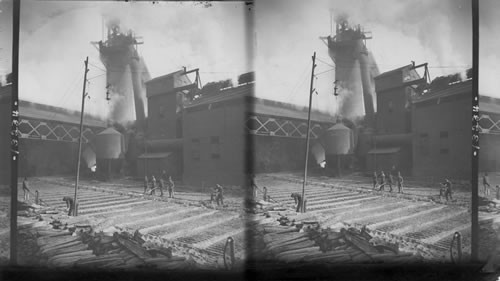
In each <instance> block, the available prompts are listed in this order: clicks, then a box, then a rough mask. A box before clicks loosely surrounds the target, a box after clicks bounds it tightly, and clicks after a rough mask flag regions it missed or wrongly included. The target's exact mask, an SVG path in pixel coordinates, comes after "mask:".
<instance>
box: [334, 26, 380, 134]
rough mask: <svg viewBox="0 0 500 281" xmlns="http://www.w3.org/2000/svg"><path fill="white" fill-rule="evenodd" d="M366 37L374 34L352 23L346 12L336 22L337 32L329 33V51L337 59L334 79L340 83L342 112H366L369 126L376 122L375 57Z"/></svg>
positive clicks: (354, 114) (356, 114) (350, 114)
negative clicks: (373, 74) (373, 72)
mask: <svg viewBox="0 0 500 281" xmlns="http://www.w3.org/2000/svg"><path fill="white" fill-rule="evenodd" d="M366 39H371V37H370V36H369V35H368V34H367V33H365V32H364V31H362V30H361V27H360V26H357V27H352V26H350V25H349V23H348V21H347V17H346V16H340V17H339V18H338V19H337V22H336V34H335V36H334V37H330V36H329V37H328V51H329V52H328V53H329V55H330V57H331V58H332V60H333V61H334V62H335V80H337V81H338V82H339V85H340V87H341V91H340V92H339V94H340V95H341V98H342V104H341V106H340V108H339V114H340V115H342V116H343V117H345V118H349V119H352V118H355V117H359V116H363V115H365V114H366V120H367V121H368V124H369V126H373V120H374V113H375V108H374V102H373V99H374V87H373V82H372V68H373V67H372V64H373V63H374V61H373V57H371V55H370V54H369V52H368V50H367V49H366V45H365V40H366ZM360 82H361V83H360Z"/></svg>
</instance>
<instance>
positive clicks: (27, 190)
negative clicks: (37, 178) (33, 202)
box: [23, 177, 30, 202]
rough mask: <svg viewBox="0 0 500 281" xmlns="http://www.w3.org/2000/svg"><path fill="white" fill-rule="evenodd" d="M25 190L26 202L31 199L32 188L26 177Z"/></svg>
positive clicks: (24, 181)
mask: <svg viewBox="0 0 500 281" xmlns="http://www.w3.org/2000/svg"><path fill="white" fill-rule="evenodd" d="M23 192H24V202H26V201H29V200H30V189H29V184H28V178H27V177H24V180H23Z"/></svg>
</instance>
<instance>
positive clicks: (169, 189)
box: [168, 176, 175, 198]
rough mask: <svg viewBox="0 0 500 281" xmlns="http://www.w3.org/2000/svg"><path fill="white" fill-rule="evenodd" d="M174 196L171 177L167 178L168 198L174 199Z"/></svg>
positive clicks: (173, 185)
mask: <svg viewBox="0 0 500 281" xmlns="http://www.w3.org/2000/svg"><path fill="white" fill-rule="evenodd" d="M174 196H175V184H174V181H173V180H172V176H168V197H169V198H174Z"/></svg>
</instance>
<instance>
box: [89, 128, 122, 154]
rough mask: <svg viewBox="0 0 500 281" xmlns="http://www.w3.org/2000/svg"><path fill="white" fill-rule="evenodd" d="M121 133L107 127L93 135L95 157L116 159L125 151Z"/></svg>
mask: <svg viewBox="0 0 500 281" xmlns="http://www.w3.org/2000/svg"><path fill="white" fill-rule="evenodd" d="M124 142H125V140H124V138H123V135H122V134H121V133H120V132H118V131H116V130H115V129H113V128H107V129H106V130H104V131H102V132H100V133H99V134H97V135H96V136H95V143H96V157H97V159H118V158H120V156H122V153H123V152H124V151H125V145H124Z"/></svg>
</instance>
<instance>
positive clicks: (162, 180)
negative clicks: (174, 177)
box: [158, 171, 165, 197]
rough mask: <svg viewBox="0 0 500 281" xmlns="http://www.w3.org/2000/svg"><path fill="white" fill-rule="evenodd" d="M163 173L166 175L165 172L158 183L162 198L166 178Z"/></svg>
mask: <svg viewBox="0 0 500 281" xmlns="http://www.w3.org/2000/svg"><path fill="white" fill-rule="evenodd" d="M163 173H165V171H163V172H162V174H161V175H160V181H159V183H158V187H159V188H160V197H162V196H163V188H164V187H165V178H164V175H163Z"/></svg>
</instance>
